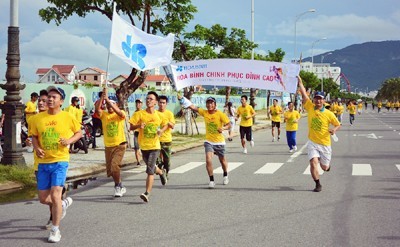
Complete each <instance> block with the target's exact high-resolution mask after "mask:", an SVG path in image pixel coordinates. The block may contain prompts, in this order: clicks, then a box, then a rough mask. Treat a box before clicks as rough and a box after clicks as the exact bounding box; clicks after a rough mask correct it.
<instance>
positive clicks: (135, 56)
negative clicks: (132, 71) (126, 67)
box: [121, 35, 147, 69]
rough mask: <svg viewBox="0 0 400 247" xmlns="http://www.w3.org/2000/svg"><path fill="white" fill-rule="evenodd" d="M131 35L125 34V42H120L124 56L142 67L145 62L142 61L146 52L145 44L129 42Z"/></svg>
mask: <svg viewBox="0 0 400 247" xmlns="http://www.w3.org/2000/svg"><path fill="white" fill-rule="evenodd" d="M131 41H132V36H131V35H126V42H122V46H121V48H122V50H123V51H124V54H125V56H126V57H128V58H130V59H131V60H132V61H133V62H135V63H136V64H137V65H138V66H139V68H141V69H143V68H144V67H146V64H145V63H144V61H143V58H144V57H145V56H146V54H147V49H146V46H145V45H143V44H133V45H132V44H131V43H132V42H131Z"/></svg>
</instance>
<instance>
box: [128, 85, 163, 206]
mask: <svg viewBox="0 0 400 247" xmlns="http://www.w3.org/2000/svg"><path fill="white" fill-rule="evenodd" d="M158 100H159V97H158V94H157V93H156V92H154V91H150V92H148V93H147V97H146V109H145V110H141V111H137V112H135V113H134V114H133V116H132V117H131V119H130V120H129V123H130V129H131V130H135V129H138V130H139V146H140V149H141V150H142V155H143V161H144V162H145V163H146V166H147V168H146V173H147V179H146V191H145V192H144V193H143V194H141V195H140V198H141V199H142V200H143V201H144V202H148V201H149V196H150V193H151V190H152V188H153V182H154V174H158V175H160V180H161V184H162V185H166V184H167V181H168V180H167V176H166V175H167V173H166V171H165V169H163V170H161V169H160V168H158V166H157V165H156V161H157V158H158V157H159V156H160V149H161V145H160V136H162V134H163V133H164V131H166V130H167V128H168V124H167V121H166V119H164V118H163V116H162V115H161V114H160V113H159V112H158V111H156V110H155V107H156V105H157V103H158ZM161 126H163V127H162V128H161Z"/></svg>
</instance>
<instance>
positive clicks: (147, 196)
mask: <svg viewBox="0 0 400 247" xmlns="http://www.w3.org/2000/svg"><path fill="white" fill-rule="evenodd" d="M140 199H142V200H143V201H144V202H149V195H146V194H145V193H143V194H141V195H140Z"/></svg>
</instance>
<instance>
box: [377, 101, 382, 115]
mask: <svg viewBox="0 0 400 247" xmlns="http://www.w3.org/2000/svg"><path fill="white" fill-rule="evenodd" d="M377 107H378V113H380V112H381V109H382V101H378V105H377Z"/></svg>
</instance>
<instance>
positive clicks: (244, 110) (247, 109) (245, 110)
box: [237, 105, 255, 127]
mask: <svg viewBox="0 0 400 247" xmlns="http://www.w3.org/2000/svg"><path fill="white" fill-rule="evenodd" d="M254 113H255V111H254V109H253V107H252V106H251V105H246V106H244V107H243V106H242V105H241V106H239V108H238V109H237V115H238V116H240V126H243V127H249V126H252V125H253V118H250V119H246V117H247V116H251V115H253V114H254Z"/></svg>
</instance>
